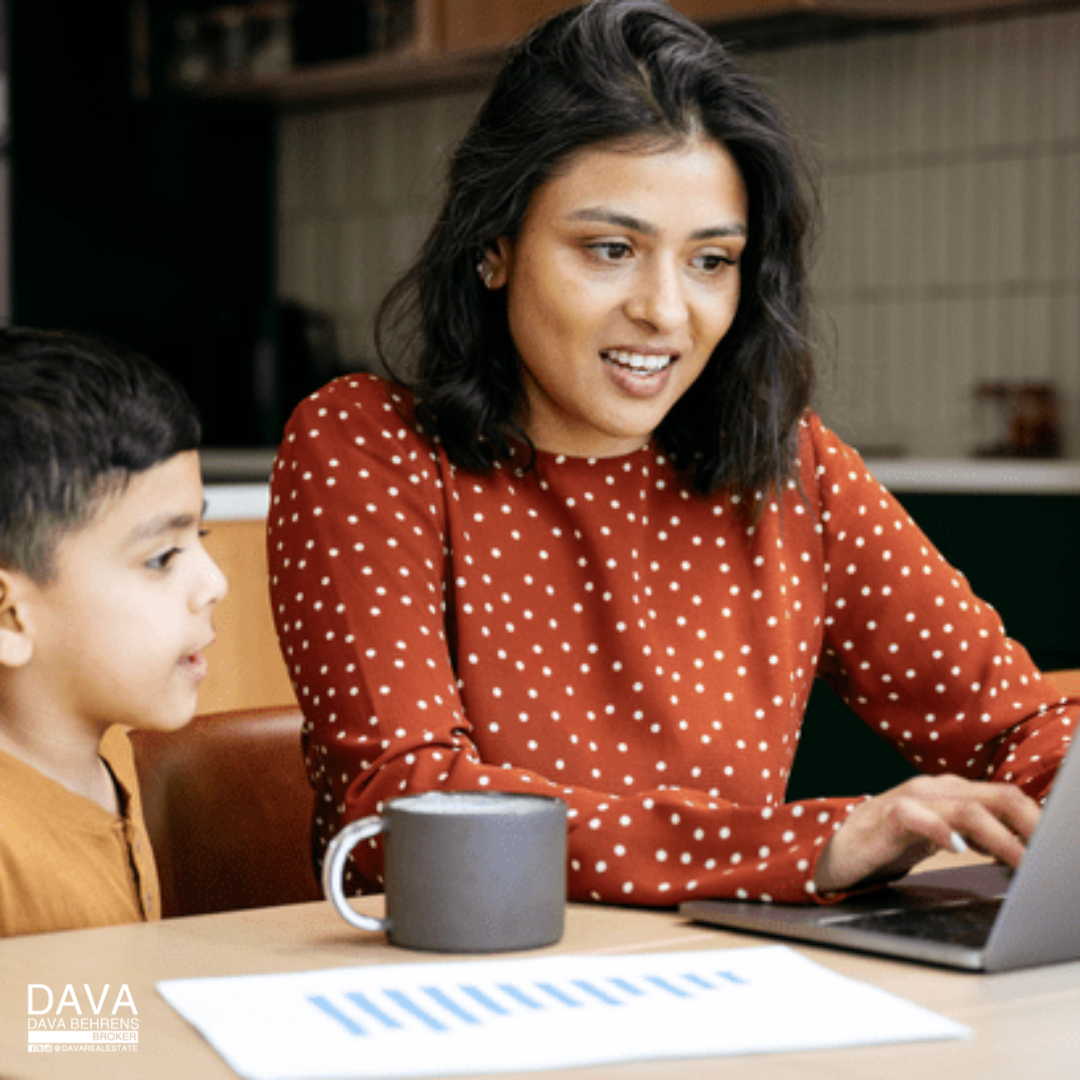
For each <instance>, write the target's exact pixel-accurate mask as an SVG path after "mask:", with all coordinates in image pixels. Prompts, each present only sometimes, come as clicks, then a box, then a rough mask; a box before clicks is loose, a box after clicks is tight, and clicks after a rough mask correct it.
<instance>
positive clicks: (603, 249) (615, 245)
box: [589, 240, 633, 262]
mask: <svg viewBox="0 0 1080 1080" xmlns="http://www.w3.org/2000/svg"><path fill="white" fill-rule="evenodd" d="M589 251H591V252H592V253H593V254H594V255H595V256H596V257H597V258H599V259H601V260H602V261H603V262H621V261H622V260H623V259H626V258H628V257H629V256H630V255H632V254H633V249H632V248H631V247H630V245H629V244H627V243H624V242H623V241H621V240H602V241H599V242H597V243H594V244H589Z"/></svg>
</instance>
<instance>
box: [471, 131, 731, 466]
mask: <svg viewBox="0 0 1080 1080" xmlns="http://www.w3.org/2000/svg"><path fill="white" fill-rule="evenodd" d="M747 215H748V209H747V198H746V190H745V187H744V185H743V181H742V176H741V175H740V173H739V170H738V167H737V166H736V164H735V162H734V160H733V159H732V157H731V155H730V154H729V153H728V152H727V150H726V149H725V148H724V147H723V146H721V145H719V144H718V143H716V142H714V141H712V140H711V139H708V138H694V139H691V140H689V141H687V142H686V143H684V144H682V145H681V146H678V147H676V148H675V149H672V150H667V151H663V152H657V153H642V152H640V151H626V152H618V151H615V150H609V149H607V150H601V149H596V150H585V151H582V152H581V153H579V154H578V155H576V156H575V157H573V158H572V159H571V160H570V162H569V165H568V166H567V167H566V168H565V169H563V170H562V171H561V172H560V173H559V174H558V175H557V176H556V177H555V178H554V179H552V180H550V181H549V182H547V183H546V184H544V185H543V186H541V187H540V188H538V189H537V190H536V192H535V193H534V194H533V197H532V200H531V201H530V203H529V207H528V210H527V211H526V213H525V217H524V220H523V222H522V227H521V230H520V232H519V234H518V235H517V236H516V237H515V238H514V239H513V240H511V239H509V238H506V237H503V238H501V239H500V240H499V243H498V249H497V251H496V252H493V253H492V254H490V255H489V256H488V257H487V264H488V267H489V268H490V269H491V270H492V271H493V274H492V277H491V279H490V286H491V287H492V288H500V287H503V286H505V288H506V292H507V310H508V317H509V325H510V333H511V336H512V337H513V340H514V344H515V346H516V348H517V351H518V354H519V356H520V358H521V365H522V379H523V384H524V388H525V396H526V403H527V412H526V414H525V415H524V416H523V417H522V418H521V419H522V421H523V425H524V428H525V430H526V431H527V432H528V435H529V437H530V438H531V439H532V441H533V443H534V445H535V446H536V447H537V448H538V449H540V450H547V451H552V452H556V453H563V454H570V455H574V456H579V457H612V456H615V455H618V454H624V453H629V452H631V451H633V450H636V449H638V448H639V447H641V446H642V445H644V444H645V443H646V442H647V441H648V440H649V438H650V436H651V435H652V433H653V431H655V430H656V428H657V426H658V425H659V424H660V421H661V420H662V419H663V418H664V416H665V415H666V414H667V412H668V410H669V409H671V407H672V406H673V405H674V404H675V402H676V401H678V400H679V398H680V397H682V395H683V394H684V393H686V391H687V390H688V389H689V388H690V386H691V385H692V384H693V382H694V380H695V379H696V378H697V377H698V375H700V374H701V372H702V370H703V369H704V368H705V365H706V364H707V363H708V361H709V358H710V357H711V356H712V353H713V350H714V349H715V348H716V345H717V343H718V342H719V341H720V340H721V338H723V336H724V334H726V333H727V331H728V328H729V327H730V326H731V322H732V320H733V319H734V317H735V311H736V308H737V307H738V303H739V259H740V257H741V255H742V251H743V248H744V247H745V245H746V236H747Z"/></svg>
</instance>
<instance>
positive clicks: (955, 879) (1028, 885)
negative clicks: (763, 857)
mask: <svg viewBox="0 0 1080 1080" xmlns="http://www.w3.org/2000/svg"><path fill="white" fill-rule="evenodd" d="M679 911H680V913H681V914H683V915H685V916H687V917H688V918H690V919H693V920H694V921H695V922H700V923H707V924H710V925H713V926H718V927H721V928H723V929H725V930H746V931H749V932H751V933H754V934H767V935H770V936H775V937H781V938H790V939H795V940H799V941H805V942H809V943H812V944H818V945H833V946H836V947H838V948H843V949H854V950H856V951H859V952H867V953H877V954H879V955H884V956H892V957H900V958H903V959H907V960H914V961H919V962H922V963H928V964H938V965H942V966H944V967H949V968H960V969H964V970H967V971H984V972H991V971H1008V970H1010V969H1012V968H1022V967H1034V966H1036V965H1038V964H1051V963H1055V962H1058V961H1062V960H1075V959H1080V751H1078V750H1076V749H1074V748H1070V752H1069V753H1068V754H1067V756H1066V758H1065V760H1064V762H1062V764H1061V767H1060V768H1059V770H1058V774H1057V778H1056V779H1055V781H1054V786H1053V788H1052V789H1051V792H1050V797H1049V799H1048V800H1047V802H1046V805H1045V807H1044V809H1043V812H1042V814H1041V816H1040V818H1039V825H1038V828H1037V829H1036V830H1035V834H1034V835H1033V836H1032V838H1031V841H1030V842H1029V844H1028V848H1027V851H1025V853H1024V858H1023V860H1022V861H1021V864H1020V866H1019V868H1018V869H1017V870H1016V871H1011V870H1009V869H1008V868H1005V867H1001V866H998V865H996V864H991V863H986V864H983V865H978V866H963V867H958V868H956V869H951V870H937V871H927V872H924V873H912V874H909V875H908V876H907V877H905V878H902V879H901V880H900V881H898V882H897V883H895V884H894V885H892V886H889V887H887V888H884V889H881V890H877V891H875V892H872V893H868V894H866V895H864V896H860V897H856V898H854V899H852V900H849V901H844V902H842V903H838V904H832V905H821V904H762V903H753V902H747V901H740V900H689V901H686V902H684V903H682V904H681V905H680V906H679Z"/></svg>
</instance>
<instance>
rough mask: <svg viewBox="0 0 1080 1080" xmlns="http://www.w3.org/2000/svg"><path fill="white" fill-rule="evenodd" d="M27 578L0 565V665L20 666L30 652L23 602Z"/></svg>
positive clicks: (32, 644)
mask: <svg viewBox="0 0 1080 1080" xmlns="http://www.w3.org/2000/svg"><path fill="white" fill-rule="evenodd" d="M27 585H28V581H27V579H26V578H25V577H24V576H23V575H22V574H19V573H13V572H12V571H10V570H5V569H3V568H2V567H0V666H3V667H10V668H14V667H22V666H23V664H25V663H27V661H28V660H29V659H30V657H31V656H32V655H33V652H34V643H33V640H32V639H31V635H30V632H29V629H30V628H29V625H28V619H27V617H26V611H25V606H26V603H27Z"/></svg>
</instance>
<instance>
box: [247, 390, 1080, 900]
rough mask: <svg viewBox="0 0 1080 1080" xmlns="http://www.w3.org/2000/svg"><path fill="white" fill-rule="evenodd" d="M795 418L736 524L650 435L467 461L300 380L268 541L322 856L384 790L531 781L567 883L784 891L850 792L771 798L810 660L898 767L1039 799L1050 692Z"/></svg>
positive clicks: (383, 395) (812, 424)
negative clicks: (559, 831)
mask: <svg viewBox="0 0 1080 1080" xmlns="http://www.w3.org/2000/svg"><path fill="white" fill-rule="evenodd" d="M801 437H802V452H801V466H800V468H801V474H800V476H801V486H800V485H797V484H795V483H792V484H791V485H790V486H789V488H788V489H787V490H786V491H785V492H784V493H783V497H782V498H779V499H776V500H769V501H767V502H766V504H765V505H764V506H763V507H762V512H761V515H760V518H759V520H758V522H757V524H755V525H749V524H748V519H746V518H745V516H744V515H742V514H740V513H739V512H738V510H739V508H738V507H735V506H733V505H732V504H731V503H730V502H728V501H727V500H725V499H724V498H720V497H717V498H714V499H703V498H701V497H699V496H697V495H695V494H693V493H692V492H691V491H689V490H688V489H687V488H686V487H685V486H684V485H683V484H682V482H681V481H680V479H679V477H678V475H677V474H676V473H675V472H674V471H673V470H672V469H671V467H670V465H669V464H668V463H667V462H666V461H665V460H664V458H663V456H662V455H661V454H660V453H658V452H657V451H656V450H655V449H654V448H652V447H648V448H646V449H644V450H642V451H639V452H638V453H635V454H631V455H628V456H626V457H620V458H614V459H601V460H589V459H574V458H563V457H560V456H555V455H550V454H540V455H539V456H538V459H537V462H536V467H535V469H533V470H530V471H522V470H520V469H516V468H513V467H500V468H497V469H494V470H492V471H490V472H489V473H485V474H475V473H469V472H465V471H462V470H458V469H455V468H454V467H452V466H451V465H450V464H449V462H448V461H447V459H446V456H445V454H444V453H443V452H442V451H441V449H440V448H439V447H438V446H437V445H433V444H432V442H431V440H429V439H428V438H427V437H426V436H425V434H424V432H423V431H422V430H421V429H420V427H419V426H418V425H417V423H416V422H415V420H414V419H413V418H412V413H411V401H410V399H409V398H408V395H407V394H405V393H404V392H403V391H400V390H396V389H392V388H390V387H388V386H387V385H386V384H384V383H383V382H382V381H381V380H378V379H376V378H374V377H371V376H353V377H347V378H343V379H339V380H338V381H336V382H334V383H332V384H331V385H330V386H328V387H326V388H324V389H323V390H322V391H320V392H319V393H317V394H315V395H313V396H312V397H311V398H310V399H309V400H308V401H306V402H305V403H304V404H303V405H302V406H301V407H300V408H299V409H298V410H297V412H296V414H295V415H294V417H293V419H292V421H291V422H290V425H289V428H288V430H287V433H286V438H285V441H284V443H283V445H282V448H281V451H280V453H279V456H278V460H277V463H276V466H275V469H274V475H273V481H272V496H271V510H270V520H269V533H268V545H269V557H270V563H271V593H272V601H273V608H274V615H275V619H276V621H277V626H278V632H279V635H280V639H281V644H282V649H283V653H284V655H285V659H286V662H287V664H288V667H289V670H290V673H291V676H292V680H293V684H294V686H295V688H296V692H297V696H298V699H299V701H300V704H301V706H302V708H303V710H304V714H305V717H306V724H305V751H306V755H307V764H308V769H309V773H310V775H311V777H312V781H313V783H314V785H315V787H316V791H317V793H318V799H317V808H316V832H317V836H318V841H319V845H320V850H321V849H323V848H325V844H326V843H327V842H328V840H329V838H330V837H331V836H333V835H334V833H335V832H336V831H337V830H338V829H339V828H340V827H341V825H342V824H343V823H344V822H346V821H348V820H352V819H354V818H358V817H362V816H364V815H366V814H370V813H374V812H376V811H377V809H378V808H379V807H380V806H381V805H382V804H383V803H384V802H385V801H386V800H387V799H390V798H392V797H395V796H397V795H401V794H404V793H406V792H414V791H420V790H429V789H437V788H445V789H491V790H501V791H533V792H535V791H542V792H545V793H552V794H557V795H560V796H562V797H563V798H565V799H566V801H567V803H568V804H569V808H570V809H569V822H570V837H569V851H570V864H569V878H568V882H569V892H570V895H571V897H573V898H575V899H590V898H591V899H596V900H602V901H605V902H622V903H633V904H660V905H667V904H675V903H677V902H678V901H680V900H682V899H685V898H687V897H689V896H693V895H718V896H742V897H750V898H754V899H761V900H770V899H772V900H778V901H800V900H806V899H807V897H808V896H812V895H813V884H812V879H813V873H814V866H815V863H816V860H817V857H818V855H819V853H820V851H821V848H822V846H823V845H824V843H825V842H826V840H827V839H828V838H829V837H830V836H831V835H832V833H833V832H834V830H835V829H836V828H838V827H839V825H840V824H841V823H842V822H843V821H844V819H845V817H846V815H847V814H848V813H849V812H850V810H851V808H852V806H853V805H854V801H855V800H853V799H828V800H814V801H811V802H806V803H795V804H785V803H784V791H785V786H786V782H787V777H788V774H789V771H790V768H791V762H792V758H793V756H794V753H795V748H796V745H797V742H798V736H799V730H800V725H801V721H802V717H803V713H804V710H805V706H806V702H807V698H808V695H809V691H810V687H811V683H812V681H813V679H814V677H815V675H816V674H818V672H819V669H821V670H822V671H824V672H826V673H827V674H828V676H829V678H830V679H831V680H832V681H833V683H834V684H835V685H836V686H837V688H838V689H839V690H840V692H841V693H842V694H843V696H844V697H845V699H846V700H847V701H848V702H849V704H850V705H851V706H852V708H853V709H854V710H855V711H856V712H858V713H859V714H860V716H862V717H863V718H864V719H865V720H866V722H867V723H869V724H870V725H872V726H873V727H874V728H876V729H877V730H878V731H880V733H881V734H882V735H883V736H884V737H885V738H886V739H888V740H889V741H891V742H893V743H894V744H896V745H897V746H899V747H900V749H901V750H902V751H903V752H904V753H905V754H906V755H907V757H908V758H909V759H910V760H911V761H913V762H915V763H916V764H917V765H918V766H919V767H920V768H922V769H923V770H924V771H927V772H945V771H950V772H956V773H960V774H962V775H965V776H971V777H981V776H987V777H988V776H995V777H998V778H1001V779H1005V780H1011V781H1013V782H1016V783H1020V784H1023V785H1024V786H1025V788H1026V789H1028V790H1029V791H1031V792H1032V793H1033V794H1036V795H1039V794H1042V793H1044V792H1045V790H1046V789H1047V787H1048V785H1049V781H1050V778H1051V777H1052V773H1053V769H1054V767H1055V765H1056V762H1057V761H1058V760H1059V759H1060V757H1061V755H1062V752H1063V750H1062V747H1063V743H1064V742H1065V741H1066V740H1067V738H1068V736H1069V733H1070V732H1071V727H1072V723H1073V722H1074V720H1075V716H1076V712H1077V710H1076V709H1075V708H1073V709H1072V710H1071V713H1070V710H1069V709H1068V708H1066V707H1064V706H1063V705H1062V704H1061V703H1060V702H1059V701H1058V699H1057V697H1056V695H1053V694H1050V693H1049V691H1048V689H1047V686H1046V684H1045V683H1043V682H1042V681H1041V679H1040V676H1039V673H1038V672H1037V671H1036V670H1035V669H1034V667H1033V666H1032V664H1031V662H1030V660H1029V659H1028V657H1027V654H1026V653H1025V652H1024V650H1023V649H1022V648H1021V647H1020V646H1018V645H1017V644H1015V643H1014V642H1011V641H1010V640H1009V639H1008V638H1006V637H1005V635H1004V632H1003V630H1002V628H1001V625H1000V622H999V620H998V618H997V616H996V614H995V613H994V612H993V610H992V609H991V608H990V607H989V606H988V605H986V604H984V603H981V602H980V601H979V600H977V599H976V598H975V597H974V596H973V595H972V593H971V591H970V590H969V588H968V586H967V584H966V582H965V580H964V578H963V577H962V576H961V575H960V574H958V573H957V572H956V571H955V570H953V569H952V568H951V567H950V566H948V565H947V564H946V563H945V562H944V561H943V560H942V558H941V557H940V556H939V555H938V553H937V552H936V551H935V550H934V549H933V548H932V547H931V545H930V544H929V542H928V541H927V540H926V538H925V536H924V535H923V534H922V533H921V532H920V531H919V530H918V529H917V528H916V527H915V526H914V525H913V524H912V523H911V522H910V520H909V519H908V518H907V516H906V515H905V513H904V512H903V510H902V509H901V508H900V507H899V505H898V504H897V503H896V502H895V501H894V500H893V499H892V498H891V497H890V496H889V495H888V494H887V493H886V492H884V490H883V489H882V488H881V487H880V486H879V485H878V484H877V483H876V482H875V481H874V480H873V478H872V477H870V476H869V475H868V474H867V472H866V468H865V466H864V465H863V464H862V462H861V460H860V459H859V458H858V456H857V455H856V454H855V453H854V452H853V451H852V450H850V449H849V448H847V447H845V446H844V445H843V444H842V443H840V442H839V441H838V440H837V439H836V438H835V437H834V436H833V435H832V434H831V433H830V432H828V431H827V430H825V429H824V428H823V427H822V426H821V424H820V422H819V421H818V420H817V419H816V417H813V416H810V417H808V419H807V420H806V421H805V422H804V425H803V430H802V432H801ZM380 865H381V855H380V849H379V847H378V843H377V842H375V843H373V844H372V845H371V846H370V849H369V850H365V851H364V852H363V853H362V854H361V853H358V855H357V866H358V870H359V880H358V881H357V884H358V885H360V886H362V887H366V888H371V887H377V886H378V883H379V874H380Z"/></svg>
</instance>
